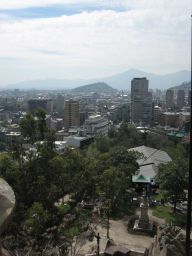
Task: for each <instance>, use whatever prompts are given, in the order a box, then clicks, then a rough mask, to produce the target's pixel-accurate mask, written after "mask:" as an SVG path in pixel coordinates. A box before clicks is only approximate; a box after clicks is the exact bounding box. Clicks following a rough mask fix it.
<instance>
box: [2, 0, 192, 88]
mask: <svg viewBox="0 0 192 256" xmlns="http://www.w3.org/2000/svg"><path fill="white" fill-rule="evenodd" d="M190 2H191V1H190V0H184V1H181V0H0V85H5V84H8V83H14V82H18V81H22V80H31V79H37V78H50V77H52V78H68V79H74V78H85V79H86V78H96V77H98V78H100V77H105V76H109V75H113V74H116V73H119V72H123V71H125V70H127V69H129V68H138V69H141V70H144V71H147V72H154V73H162V74H163V73H169V72H175V71H178V70H182V69H189V68H190V12H191V5H190Z"/></svg>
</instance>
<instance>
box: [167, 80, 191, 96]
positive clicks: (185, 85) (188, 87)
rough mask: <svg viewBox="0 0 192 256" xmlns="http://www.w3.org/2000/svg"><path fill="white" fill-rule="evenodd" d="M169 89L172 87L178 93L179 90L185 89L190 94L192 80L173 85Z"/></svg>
mask: <svg viewBox="0 0 192 256" xmlns="http://www.w3.org/2000/svg"><path fill="white" fill-rule="evenodd" d="M169 89H172V90H174V91H175V93H177V91H178V90H184V91H185V93H186V94H188V91H190V90H191V82H185V83H182V84H180V85H178V86H174V87H171V88H169Z"/></svg>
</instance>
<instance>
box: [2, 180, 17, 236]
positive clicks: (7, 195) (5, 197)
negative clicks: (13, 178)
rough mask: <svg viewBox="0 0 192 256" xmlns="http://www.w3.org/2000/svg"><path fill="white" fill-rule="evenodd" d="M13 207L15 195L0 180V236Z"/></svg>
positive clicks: (5, 183) (3, 181)
mask: <svg viewBox="0 0 192 256" xmlns="http://www.w3.org/2000/svg"><path fill="white" fill-rule="evenodd" d="M14 207H15V194H14V192H13V190H12V188H11V187H10V186H9V185H8V183H7V182H6V181H5V180H3V179H1V178H0V234H1V233H2V231H3V230H4V229H5V227H6V225H7V224H8V223H9V220H10V218H11V216H12V213H13V210H14Z"/></svg>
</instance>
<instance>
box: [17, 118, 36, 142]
mask: <svg viewBox="0 0 192 256" xmlns="http://www.w3.org/2000/svg"><path fill="white" fill-rule="evenodd" d="M20 127H21V133H22V135H23V137H24V138H28V139H29V142H30V143H33V142H34V141H35V135H36V123H35V119H34V118H33V116H32V115H31V114H27V115H26V116H25V117H24V118H23V119H22V120H21V122H20Z"/></svg>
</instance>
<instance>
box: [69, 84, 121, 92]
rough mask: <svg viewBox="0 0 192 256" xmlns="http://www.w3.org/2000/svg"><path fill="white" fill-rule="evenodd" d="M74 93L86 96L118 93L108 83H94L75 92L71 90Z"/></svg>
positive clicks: (80, 87) (78, 88) (76, 89)
mask: <svg viewBox="0 0 192 256" xmlns="http://www.w3.org/2000/svg"><path fill="white" fill-rule="evenodd" d="M71 91H72V92H75V93H81V94H85V93H95V92H96V93H109V94H111V93H115V92H117V90H116V89H113V88H112V87H111V86H109V85H108V84H106V83H102V82H99V83H93V84H88V85H83V86H79V87H77V88H75V89H73V90H71Z"/></svg>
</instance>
